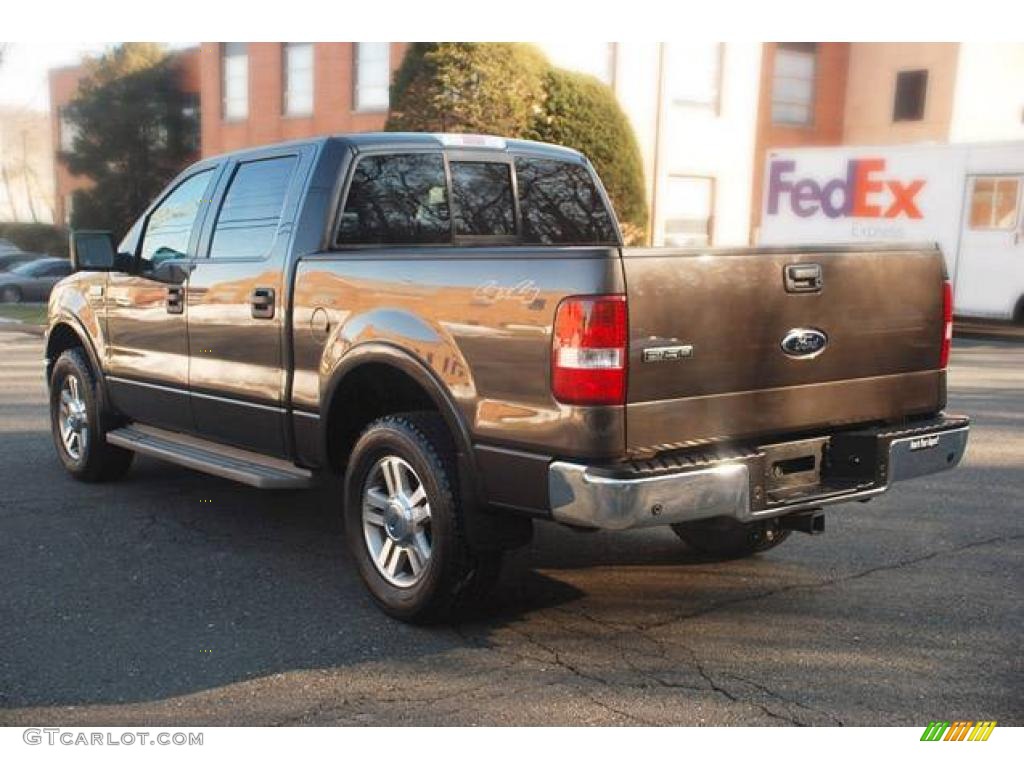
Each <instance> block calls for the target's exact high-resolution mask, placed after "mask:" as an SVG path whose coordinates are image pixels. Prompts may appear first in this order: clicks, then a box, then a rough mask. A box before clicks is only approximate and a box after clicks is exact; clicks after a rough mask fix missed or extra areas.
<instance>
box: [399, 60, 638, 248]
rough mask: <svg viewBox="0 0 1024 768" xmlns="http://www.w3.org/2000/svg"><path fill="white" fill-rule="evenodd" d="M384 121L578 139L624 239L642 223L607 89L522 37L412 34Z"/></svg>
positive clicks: (629, 139) (630, 140) (627, 133)
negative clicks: (436, 38)
mask: <svg viewBox="0 0 1024 768" xmlns="http://www.w3.org/2000/svg"><path fill="white" fill-rule="evenodd" d="M391 104H392V107H391V116H390V117H389V118H388V122H387V130H389V131H441V132H450V133H488V134H494V135H497V136H508V137H510V138H525V139H536V140H538V141H547V142H550V143H552V144H563V145H565V146H568V147H572V148H574V149H578V150H579V151H581V152H583V154H585V155H586V156H587V157H589V158H590V160H591V162H592V163H593V164H594V167H595V169H596V170H597V172H598V174H599V175H600V176H601V179H602V181H603V182H604V185H605V188H606V189H607V190H608V195H609V197H611V199H612V204H613V205H614V206H615V212H616V214H617V216H618V218H619V223H620V225H621V226H622V230H623V235H624V236H625V238H626V242H628V243H639V242H643V241H644V239H645V235H646V231H647V197H646V191H645V188H644V172H643V163H642V160H641V158H640V148H639V146H638V145H637V142H636V137H635V136H634V134H633V130H632V128H631V126H630V124H629V120H628V118H627V117H626V115H625V113H624V112H623V111H622V109H621V108H620V107H619V104H618V102H617V101H616V99H615V94H614V93H612V90H611V89H610V88H609V87H608V86H606V85H605V84H604V83H602V82H600V81H599V80H597V79H596V78H593V77H588V76H586V75H580V74H577V73H574V72H568V71H565V70H561V69H555V68H552V67H551V66H550V65H549V64H548V63H547V61H546V60H545V58H544V56H543V55H542V54H541V53H540V52H539V51H538V50H537V49H536V48H534V47H533V46H530V45H526V44H523V43H415V44H413V45H411V46H410V47H409V50H408V51H407V52H406V55H405V58H404V59H403V61H402V64H401V66H400V67H399V68H398V70H397V71H396V72H395V78H394V82H393V84H392V86H391Z"/></svg>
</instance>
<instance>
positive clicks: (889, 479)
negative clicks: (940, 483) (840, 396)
mask: <svg viewBox="0 0 1024 768" xmlns="http://www.w3.org/2000/svg"><path fill="white" fill-rule="evenodd" d="M969 424H970V420H969V419H967V418H965V417H950V416H940V417H937V418H934V419H929V420H927V421H921V422H916V423H914V424H911V425H908V426H906V427H900V428H893V427H881V428H873V429H867V430H854V431H850V432H837V433H834V434H833V435H830V436H824V437H820V438H810V439H802V440H796V441H790V442H787V443H779V444H774V445H764V446H758V447H757V448H756V450H747V449H741V450H738V451H735V452H732V453H731V455H726V456H723V457H722V458H721V459H718V460H708V459H707V458H703V457H702V458H703V460H701V461H698V462H694V464H695V466H694V468H693V469H685V468H682V469H678V470H673V469H672V466H673V465H678V466H680V467H685V466H686V465H687V462H685V460H683V459H682V458H681V457H673V458H672V459H671V460H666V459H665V458H664V457H663V458H661V459H659V460H656V461H652V462H643V463H639V464H638V463H637V462H630V463H625V464H616V465H612V466H596V467H594V466H586V465H583V464H577V463H574V462H565V461H555V462H552V464H551V466H550V468H549V471H548V493H549V498H550V503H551V512H552V516H553V517H554V519H555V520H558V521H559V522H563V523H567V524H570V525H575V526H582V527H590V528H607V529H625V528H639V527H648V526H656V525H671V524H673V523H680V522H687V521H691V520H701V519H706V518H709V517H720V516H724V517H733V518H735V519H737V520H740V521H751V520H755V519H760V518H766V517H777V516H779V515H784V514H789V513H791V512H796V511H800V510H803V509H810V508H814V507H820V506H825V505H828V504H837V503H840V502H846V501H857V500H865V499H869V498H871V497H873V496H877V495H878V494H881V493H883V492H885V491H886V490H888V488H889V486H890V485H891V484H892V483H893V482H895V481H898V480H906V479H909V478H912V477H919V476H921V475H927V474H932V473H934V472H940V471H943V470H946V469H951V468H953V467H955V466H956V465H957V464H958V463H959V462H960V460H961V459H962V458H963V455H964V452H965V451H966V448H967V436H968V430H969ZM803 454H806V457H805V456H803ZM805 458H806V461H805V460H804V459H805ZM779 464H781V465H782V466H784V467H786V466H792V467H794V468H795V471H794V474H797V475H799V476H800V479H801V480H802V481H804V482H803V484H794V483H792V482H787V481H786V479H785V478H783V480H781V481H779V480H777V479H773V474H774V469H775V467H776V466H777V465H779Z"/></svg>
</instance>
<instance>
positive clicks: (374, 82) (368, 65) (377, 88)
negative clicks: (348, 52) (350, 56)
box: [355, 43, 391, 112]
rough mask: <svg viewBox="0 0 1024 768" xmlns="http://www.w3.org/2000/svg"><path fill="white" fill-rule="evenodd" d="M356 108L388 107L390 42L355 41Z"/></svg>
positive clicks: (377, 109) (371, 109)
mask: <svg viewBox="0 0 1024 768" xmlns="http://www.w3.org/2000/svg"><path fill="white" fill-rule="evenodd" d="M355 47H356V55H355V63H356V109H357V110H359V111H364V110H365V111H374V112H377V111H384V110H386V109H387V108H388V105H389V99H388V85H389V83H390V82H391V44H390V43H356V44H355Z"/></svg>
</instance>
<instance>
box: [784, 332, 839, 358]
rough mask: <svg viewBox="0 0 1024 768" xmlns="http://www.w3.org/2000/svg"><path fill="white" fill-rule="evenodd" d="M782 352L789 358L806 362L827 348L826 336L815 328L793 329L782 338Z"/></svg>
mask: <svg viewBox="0 0 1024 768" xmlns="http://www.w3.org/2000/svg"><path fill="white" fill-rule="evenodd" d="M781 346H782V351H783V352H785V353H786V354H787V355H789V356H790V357H797V358H800V359H802V360H808V359H810V358H812V357H817V356H818V355H820V354H821V353H822V352H824V351H825V347H827V346H828V336H826V335H825V333H824V332H823V331H819V330H817V329H815V328H794V329H793V330H791V331H789V333H787V334H786V335H785V336H783V337H782V344H781Z"/></svg>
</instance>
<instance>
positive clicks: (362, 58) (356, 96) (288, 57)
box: [200, 43, 406, 156]
mask: <svg viewBox="0 0 1024 768" xmlns="http://www.w3.org/2000/svg"><path fill="white" fill-rule="evenodd" d="M405 48H406V44H405V43H202V45H201V46H200V62H201V68H202V88H201V93H202V142H201V143H202V153H203V155H204V156H208V155H215V154H218V153H221V152H228V151H231V150H233V149H239V148H241V147H248V146H253V145H259V144H269V143H273V142H275V141H284V140H287V139H296V138H302V137H306V136H317V135H320V134H327V133H352V132H360V131H379V130H381V129H382V128H383V127H384V122H385V120H386V119H387V114H388V87H389V84H390V82H391V73H392V72H393V71H394V70H395V69H396V68H397V67H398V65H399V64H400V63H401V61H402V56H403V55H404V54H405Z"/></svg>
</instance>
